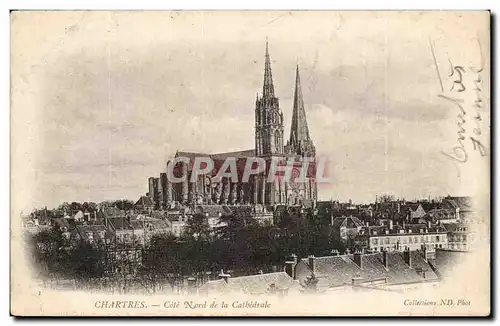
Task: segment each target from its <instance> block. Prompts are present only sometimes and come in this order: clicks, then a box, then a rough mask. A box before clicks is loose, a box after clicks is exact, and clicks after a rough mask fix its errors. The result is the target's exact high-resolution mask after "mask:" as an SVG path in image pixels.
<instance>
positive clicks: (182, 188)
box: [148, 41, 317, 208]
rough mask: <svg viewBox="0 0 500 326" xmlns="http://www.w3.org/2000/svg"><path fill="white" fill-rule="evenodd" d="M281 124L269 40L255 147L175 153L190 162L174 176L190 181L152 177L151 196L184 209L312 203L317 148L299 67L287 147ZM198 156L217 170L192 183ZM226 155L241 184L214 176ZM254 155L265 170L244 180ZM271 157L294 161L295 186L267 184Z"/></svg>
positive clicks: (257, 105)
mask: <svg viewBox="0 0 500 326" xmlns="http://www.w3.org/2000/svg"><path fill="white" fill-rule="evenodd" d="M283 120H284V119H283V112H282V111H281V108H280V103H279V99H278V97H277V96H276V94H275V89H274V82H273V75H272V71H271V59H270V56H269V47H268V43H267V41H266V53H265V65H264V84H263V88H262V94H261V96H260V97H259V94H257V99H256V101H255V148H254V149H250V150H244V151H238V152H229V153H216V154H206V153H193V152H183V151H177V153H176V154H175V157H187V158H188V159H189V161H190V164H186V163H183V162H180V163H177V164H176V165H175V168H174V170H173V173H174V175H175V176H176V177H180V176H188V178H185V180H184V181H183V182H180V183H172V182H170V181H169V180H168V178H167V173H161V174H160V177H159V178H154V177H151V178H149V180H148V183H149V193H148V196H149V197H150V198H151V200H152V201H153V202H154V203H155V204H156V206H157V207H160V208H163V207H167V206H171V205H172V204H174V203H179V204H183V205H196V204H200V205H202V204H205V205H206V204H208V205H251V204H253V205H255V204H260V205H263V206H275V205H304V206H312V205H314V203H315V202H316V199H317V184H316V178H315V156H316V150H315V147H314V144H313V141H312V139H311V137H310V135H309V128H308V126H307V120H306V113H305V109H304V101H303V98H302V89H301V86H300V75H299V67H298V65H297V69H296V75H295V94H294V99H293V114H292V121H291V123H292V124H291V128H290V137H289V139H288V140H287V141H286V144H285V138H284V125H283V123H284V121H283ZM196 157H203V158H209V159H211V160H212V162H214V169H213V171H211V172H210V173H207V174H202V175H196V177H195V178H193V179H195V180H193V179H192V178H191V174H192V166H193V162H194V159H195V158H196ZM228 157H234V158H235V160H236V165H237V173H238V182H234V180H231V179H230V178H222V180H217V181H215V180H214V176H215V175H216V173H217V170H218V169H220V168H221V166H222V163H223V162H224V160H225V159H226V158H228ZM254 157H259V158H262V159H264V160H265V162H266V167H265V170H266V171H263V172H261V173H260V174H257V175H252V176H251V177H250V179H249V180H248V182H242V174H243V169H244V167H245V164H246V162H247V159H251V158H254ZM273 159H274V160H278V159H279V160H281V161H283V162H287V161H288V162H290V161H292V160H293V162H294V163H293V164H294V165H293V166H294V169H293V173H292V178H291V182H279V181H278V180H274V181H269V180H268V178H267V176H268V172H269V169H270V162H271V160H273ZM303 159H308V161H309V162H311V163H309V166H308V168H307V171H306V172H305V179H302V180H301V181H300V182H294V180H296V178H297V172H296V171H297V170H296V169H295V168H296V167H299V168H300V167H301V165H302V163H301V162H303ZM168 164H170V161H169V162H168V163H167V165H168Z"/></svg>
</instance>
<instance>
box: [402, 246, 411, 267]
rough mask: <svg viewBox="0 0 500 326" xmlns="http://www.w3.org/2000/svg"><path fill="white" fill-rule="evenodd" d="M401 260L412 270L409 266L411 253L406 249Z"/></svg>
mask: <svg viewBox="0 0 500 326" xmlns="http://www.w3.org/2000/svg"><path fill="white" fill-rule="evenodd" d="M403 258H404V260H405V263H406V265H408V266H410V268H412V266H411V251H410V250H409V249H408V248H406V249H405V251H403Z"/></svg>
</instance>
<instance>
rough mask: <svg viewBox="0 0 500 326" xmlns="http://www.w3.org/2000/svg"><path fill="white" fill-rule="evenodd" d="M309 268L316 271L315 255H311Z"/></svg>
mask: <svg viewBox="0 0 500 326" xmlns="http://www.w3.org/2000/svg"><path fill="white" fill-rule="evenodd" d="M308 258H309V268H311V271H312V272H313V273H314V265H315V264H314V263H315V260H316V257H314V255H309V257H308Z"/></svg>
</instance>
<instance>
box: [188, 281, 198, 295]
mask: <svg viewBox="0 0 500 326" xmlns="http://www.w3.org/2000/svg"><path fill="white" fill-rule="evenodd" d="M187 283H188V288H187V290H188V292H189V294H196V292H197V291H196V290H197V289H196V279H195V278H194V277H189V278H188V279H187Z"/></svg>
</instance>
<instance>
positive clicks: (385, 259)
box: [382, 249, 389, 269]
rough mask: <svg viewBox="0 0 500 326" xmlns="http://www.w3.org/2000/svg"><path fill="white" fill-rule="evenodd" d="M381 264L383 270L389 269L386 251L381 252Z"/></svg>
mask: <svg viewBox="0 0 500 326" xmlns="http://www.w3.org/2000/svg"><path fill="white" fill-rule="evenodd" d="M382 263H383V264H384V267H385V269H389V261H388V259H387V250H386V249H383V250H382Z"/></svg>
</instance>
